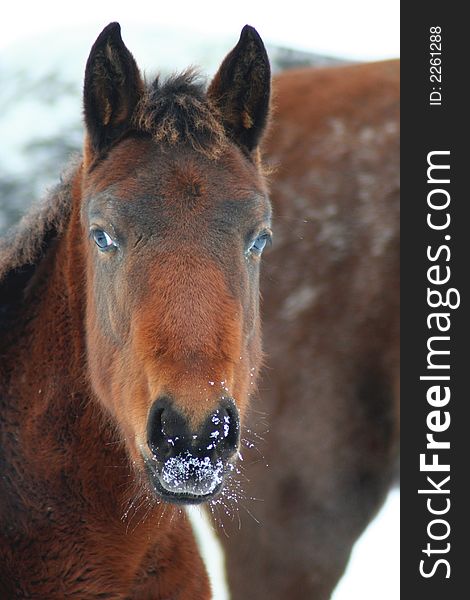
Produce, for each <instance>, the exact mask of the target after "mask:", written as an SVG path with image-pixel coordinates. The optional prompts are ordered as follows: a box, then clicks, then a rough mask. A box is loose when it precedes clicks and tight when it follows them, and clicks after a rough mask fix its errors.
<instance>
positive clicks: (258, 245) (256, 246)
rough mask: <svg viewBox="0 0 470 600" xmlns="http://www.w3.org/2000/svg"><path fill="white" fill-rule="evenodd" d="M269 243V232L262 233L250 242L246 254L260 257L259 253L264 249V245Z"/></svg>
mask: <svg viewBox="0 0 470 600" xmlns="http://www.w3.org/2000/svg"><path fill="white" fill-rule="evenodd" d="M270 242H271V233H270V232H269V231H263V233H260V235H259V236H258V237H257V238H256V239H255V240H254V241H253V242H252V244H251V246H250V247H249V248H248V252H251V254H254V255H256V256H261V253H262V252H263V250H264V249H265V247H266V244H268V243H270Z"/></svg>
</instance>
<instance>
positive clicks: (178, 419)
mask: <svg viewBox="0 0 470 600" xmlns="http://www.w3.org/2000/svg"><path fill="white" fill-rule="evenodd" d="M239 440H240V420H239V416H238V410H237V408H236V406H235V403H234V401H233V400H232V399H231V398H227V397H223V398H221V399H220V401H219V405H218V407H217V409H216V410H215V411H213V412H212V413H210V414H209V415H208V416H207V418H206V419H205V420H204V422H203V423H202V424H201V426H200V427H199V428H198V430H197V431H193V430H191V429H190V427H189V424H188V420H187V419H186V417H185V416H184V415H183V414H182V412H180V411H179V410H178V408H177V407H176V406H175V403H174V401H173V400H172V399H171V398H169V397H166V396H165V397H162V398H159V399H158V400H157V401H155V403H154V404H153V406H152V408H151V410H150V413H149V420H148V425H147V444H148V448H149V450H150V457H148V456H146V457H145V460H146V465H147V470H148V471H149V475H150V477H151V480H152V483H153V486H154V489H155V491H156V492H157V493H158V494H159V495H160V496H161V497H162V498H163V499H164V500H167V501H169V502H176V503H189V504H194V503H198V502H203V501H205V500H208V499H210V498H211V497H213V496H214V495H215V494H217V492H219V491H220V489H221V488H222V485H223V481H224V476H225V474H226V473H227V472H229V471H230V470H232V468H233V467H232V464H231V459H232V458H233V456H234V455H235V453H236V452H237V450H238V445H239Z"/></svg>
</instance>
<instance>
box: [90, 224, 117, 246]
mask: <svg viewBox="0 0 470 600" xmlns="http://www.w3.org/2000/svg"><path fill="white" fill-rule="evenodd" d="M91 236H92V238H93V241H94V242H95V244H96V245H97V246H98V248H99V249H100V250H110V249H111V248H115V247H116V246H117V244H116V242H115V241H114V240H113V239H112V238H111V236H110V235H109V234H107V233H106V231H104V230H103V229H92V231H91Z"/></svg>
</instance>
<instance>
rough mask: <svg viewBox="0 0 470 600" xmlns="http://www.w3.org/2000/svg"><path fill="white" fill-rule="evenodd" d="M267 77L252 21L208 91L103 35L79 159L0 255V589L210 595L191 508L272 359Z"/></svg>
mask: <svg viewBox="0 0 470 600" xmlns="http://www.w3.org/2000/svg"><path fill="white" fill-rule="evenodd" d="M269 83H270V74H269V63H268V62H267V57H266V52H265V50H264V47H263V44H262V42H261V40H260V38H259V36H258V35H257V33H256V32H255V31H254V30H253V29H252V28H249V27H246V28H245V29H244V30H243V32H242V35H241V38H240V42H239V44H238V45H237V46H236V47H235V48H234V50H233V51H232V52H231V53H230V54H229V55H228V57H227V58H226V60H225V61H224V63H223V64H222V66H221V68H220V70H219V72H218V73H217V75H216V77H215V78H214V80H213V81H212V84H211V87H210V88H209V90H208V91H207V93H206V92H205V91H204V90H203V88H202V87H201V86H200V85H199V84H198V83H197V82H195V79H194V76H193V74H191V73H185V74H182V75H181V76H179V77H175V78H173V79H170V80H169V81H167V82H166V83H163V84H162V83H160V82H159V81H158V80H156V81H154V82H152V83H150V84H149V85H148V86H146V85H145V84H144V82H143V80H142V79H141V77H140V73H139V71H138V68H137V65H136V64H135V61H134V59H133V57H132V55H131V54H130V53H129V51H128V50H127V48H126V47H125V46H124V44H123V42H122V39H121V37H120V29H119V26H118V25H117V24H111V25H109V26H108V27H107V28H105V30H104V31H103V32H102V34H101V35H100V36H99V38H98V39H97V41H96V43H95V45H94V46H93V48H92V51H91V53H90V57H89V59H88V63H87V68H86V73H85V87H84V105H85V121H86V138H85V144H84V153H83V157H82V158H81V160H80V161H79V162H78V163H77V164H76V165H75V167H74V168H73V169H72V170H71V173H70V174H69V175H68V176H67V177H66V179H65V180H64V182H63V183H62V184H61V185H60V186H59V187H58V189H57V190H56V191H55V192H54V193H53V194H52V196H51V198H49V200H48V201H47V203H46V204H45V205H44V206H42V207H40V208H39V209H38V210H37V211H36V212H32V213H30V214H29V215H28V216H27V217H26V219H25V220H24V221H23V222H22V223H21V224H20V225H19V227H18V228H17V230H15V231H14V232H13V233H12V234H11V235H10V237H9V238H7V240H6V241H5V242H4V243H3V245H2V248H1V249H0V250H1V252H0V286H1V287H0V293H1V296H0V305H1V313H0V326H1V328H2V337H1V341H0V356H1V367H0V369H1V370H0V375H1V377H0V405H1V409H2V410H1V417H0V435H1V445H0V464H1V468H2V476H1V478H0V594H1V595H2V597H5V598H15V597H20V598H24V597H34V598H47V599H51V600H52V599H53V598H64V597H75V598H80V599H83V600H85V599H87V598H90V599H91V598H136V599H137V598H138V599H139V600H141V599H145V598H149V599H152V600H156V599H158V598H161V599H163V598H170V597H171V598H180V599H181V600H185V599H188V600H189V599H191V600H198V599H201V600H203V599H207V598H209V597H210V590H209V583H208V580H207V575H206V572H205V569H204V566H203V564H202V561H201V558H200V556H199V552H198V550H197V548H196V544H195V541H194V538H193V534H192V531H191V528H190V525H189V522H188V521H187V518H186V516H185V513H184V511H182V510H181V508H179V507H178V504H194V503H200V502H203V501H208V500H210V499H212V498H213V497H215V496H216V495H217V494H220V493H221V490H222V487H223V484H224V481H225V479H227V478H229V477H230V475H231V474H232V472H233V471H234V460H235V458H236V455H237V450H238V442H239V429H240V421H241V419H243V415H244V412H245V408H246V404H247V400H248V392H249V383H250V380H251V377H250V374H252V373H256V371H257V369H258V367H259V361H260V337H259V317H258V278H259V257H260V255H261V252H262V250H263V247H264V244H265V242H266V239H267V237H268V236H269V229H268V228H269V218H270V205H269V201H268V198H267V194H266V189H265V184H264V180H263V177H262V174H261V173H260V170H259V167H258V161H257V146H258V142H259V139H260V137H261V134H262V130H263V128H264V123H265V121H266V118H267V111H268V107H269ZM247 88H248V90H249V92H247ZM247 94H248V96H247ZM222 493H223V492H222Z"/></svg>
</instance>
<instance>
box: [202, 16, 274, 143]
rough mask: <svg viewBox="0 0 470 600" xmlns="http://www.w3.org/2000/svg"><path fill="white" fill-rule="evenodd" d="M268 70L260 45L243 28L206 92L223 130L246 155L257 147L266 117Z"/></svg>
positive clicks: (253, 33)
mask: <svg viewBox="0 0 470 600" xmlns="http://www.w3.org/2000/svg"><path fill="white" fill-rule="evenodd" d="M270 90H271V69H270V66H269V59H268V55H267V53H266V49H265V47H264V44H263V41H262V39H261V38H260V36H259V34H258V32H257V31H256V29H254V28H253V27H250V26H249V25H245V27H244V28H243V29H242V32H241V35H240V40H239V41H238V44H237V45H236V46H235V48H234V49H233V50H232V51H231V52H230V53H229V54H228V55H227V56H226V58H225V60H224V61H223V63H222V65H221V66H220V68H219V70H218V72H217V73H216V75H215V77H214V79H213V80H212V83H211V84H210V86H209V89H208V92H207V94H208V97H209V98H210V99H211V100H212V102H214V103H215V105H216V106H217V107H218V108H219V110H220V112H221V114H222V120H223V124H224V127H225V130H226V132H227V134H228V135H229V137H230V138H232V139H233V141H234V142H235V143H237V144H238V145H239V146H240V147H241V148H243V149H245V150H247V151H248V152H249V153H251V152H253V151H254V150H255V149H256V147H257V146H258V144H259V142H260V139H261V136H262V134H263V131H264V129H265V127H266V124H267V120H268V116H269V98H270Z"/></svg>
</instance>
